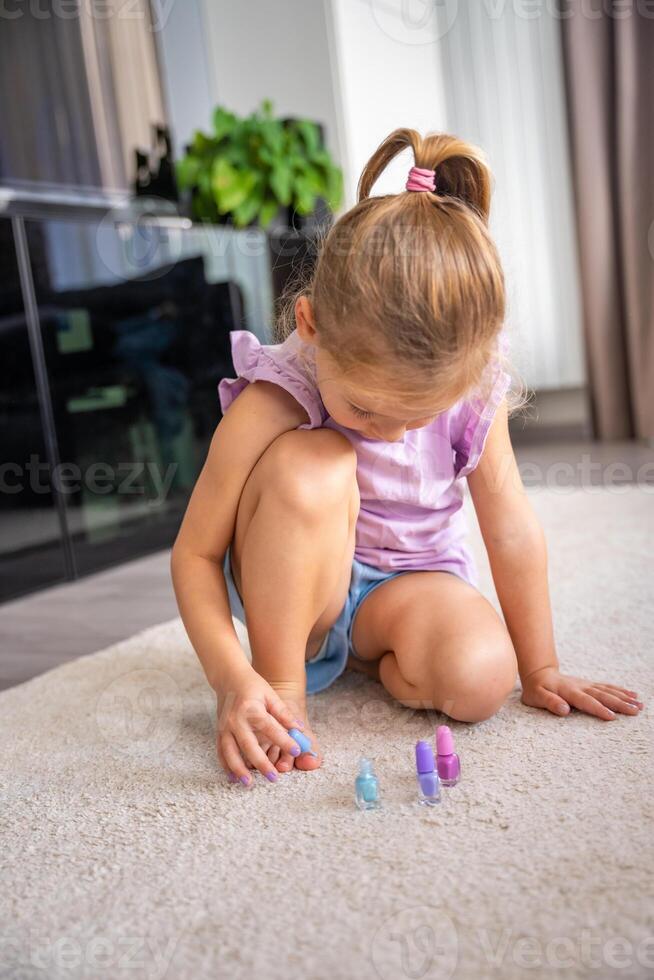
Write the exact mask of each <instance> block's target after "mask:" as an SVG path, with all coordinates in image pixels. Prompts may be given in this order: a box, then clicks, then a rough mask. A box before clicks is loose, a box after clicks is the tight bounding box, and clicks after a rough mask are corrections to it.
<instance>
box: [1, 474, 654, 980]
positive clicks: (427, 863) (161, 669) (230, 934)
mask: <svg viewBox="0 0 654 980" xmlns="http://www.w3.org/2000/svg"><path fill="white" fill-rule="evenodd" d="M530 495H531V498H532V500H533V504H534V507H535V508H536V510H537V512H538V513H539V515H540V517H541V520H542V521H543V524H544V526H545V529H546V531H547V534H548V540H549V553H550V581H551V591H552V600H553V607H554V618H555V629H556V636H557V642H558V649H559V655H560V658H561V661H562V664H563V667H564V669H567V670H568V671H569V672H573V673H577V674H583V675H588V676H591V677H592V678H593V679H595V680H607V681H611V682H615V683H621V682H622V683H624V684H625V686H630V687H633V688H634V689H635V690H637V691H638V692H639V694H640V695H641V698H642V699H643V700H645V702H646V707H645V709H644V710H643V712H642V713H641V714H640V716H638V717H636V718H633V717H618V718H617V720H615V721H613V722H600V721H599V720H596V719H593V718H590V717H587V716H584V715H581V714H579V713H577V712H573V713H572V715H571V716H569V717H567V718H557V717H554V716H553V715H550V714H546V713H545V712H542V711H540V710H535V709H532V708H528V707H526V706H524V705H522V704H521V702H520V693H519V690H518V689H517V688H516V690H515V692H514V694H513V696H512V697H511V699H510V700H509V702H508V703H507V704H506V705H505V707H504V708H503V709H502V710H501V711H500V712H499V714H498V715H497V716H496V717H494V718H492V719H490V720H489V721H486V722H483V723H482V724H478V725H464V724H454V725H453V729H454V733H455V738H456V742H457V747H458V750H459V752H460V755H461V761H462V770H463V778H462V781H461V783H460V784H459V785H458V786H456V787H454V788H453V789H449V790H448V789H444V790H443V796H444V801H443V803H442V804H441V806H440V807H437V808H433V809H428V808H425V807H421V806H419V805H418V804H417V803H416V785H415V778H414V775H413V746H414V743H415V741H416V740H417V739H418V738H427V737H430V736H431V735H432V733H433V730H434V726H435V724H437V723H438V722H439V721H442V720H444V719H442V718H439V717H433V716H432V717H430V716H429V715H428V714H426V713H424V712H414V711H411V710H409V709H406V708H403V707H401V706H397V705H395V704H393V703H392V701H391V699H390V698H389V697H388V696H387V695H386V694H385V692H384V690H383V689H382V688H381V686H380V685H378V684H376V683H375V682H373V681H370V680H368V679H367V678H365V677H363V676H361V675H358V674H357V675H355V674H346V675H345V676H344V677H343V678H342V679H341V680H340V681H339V682H338V683H337V684H336V685H335V686H334V687H332V688H331V689H330V690H329V691H327V692H324V693H322V694H319V695H316V696H314V697H313V698H312V702H311V711H312V720H313V724H314V726H315V727H316V730H317V731H318V732H319V733H320V735H321V739H322V745H323V747H324V750H325V763H324V766H323V768H322V769H321V770H320V771H318V772H315V773H301V772H298V771H296V772H293V773H291V774H289V775H287V776H285V777H283V778H281V779H280V781H279V782H278V783H277V784H276V785H272V784H269V783H267V782H266V781H265V780H263V779H261V778H259V779H258V780H257V782H256V785H255V787H254V789H252V790H251V791H247V790H245V789H243V788H242V787H241V786H231V785H229V784H227V782H226V781H225V779H224V778H223V777H222V776H221V774H220V773H219V771H218V768H217V764H216V761H215V757H214V745H213V724H214V717H213V702H212V698H211V696H210V694H209V691H208V689H207V687H206V684H205V682H204V679H203V675H202V673H201V671H200V669H199V667H198V664H197V662H196V659H195V656H194V654H193V652H192V650H191V649H190V646H189V644H188V641H187V640H186V638H185V634H184V631H183V629H182V627H181V625H180V623H179V621H173V622H170V623H164V624H162V625H161V626H157V627H155V628H153V629H150V630H147V631H146V632H143V633H141V634H139V635H138V636H135V637H133V638H132V639H130V640H128V641H126V642H123V643H119V644H117V645H115V646H113V647H111V648H110V649H107V650H103V651H102V652H100V653H97V654H94V655H93V656H90V657H85V658H82V659H80V660H77V661H75V662H72V663H69V664H66V665H65V666H62V667H59V668H57V669H56V670H53V671H51V672H49V673H47V674H45V675H43V676H41V677H38V678H36V679H34V680H32V681H29V682H28V683H26V684H23V685H22V686H20V687H18V688H15V689H12V690H9V691H7V692H6V693H4V694H2V695H1V696H0V725H1V732H2V752H1V759H0V767H1V769H2V778H1V783H0V785H1V789H2V813H1V816H0V821H1V824H2V853H1V858H0V860H1V862H2V889H1V896H0V902H1V910H0V911H1V916H0V918H1V921H2V930H1V933H0V935H1V938H2V948H1V949H0V959H1V963H2V967H1V969H2V975H3V976H8V977H12V978H23V977H25V978H31V977H40V978H42V977H48V978H59V977H67V978H68V977H94V978H96V977H102V978H104V977H107V978H111V980H115V978H122V977H130V978H157V980H160V978H163V977H168V978H187V977H188V978H200V980H202V978H212V980H213V978H226V980H232V978H258V977H266V978H271V980H278V978H279V980H288V978H291V980H294V978H295V977H297V978H300V977H301V978H302V980H314V978H330V980H333V978H344V980H345V978H380V980H403V978H407V980H424V978H427V980H432V978H434V980H436V978H438V980H441V978H448V977H456V978H465V980H467V978H475V980H477V978H482V980H484V978H488V977H498V978H500V977H501V978H513V977H516V978H518V977H520V978H522V977H524V976H525V975H527V976H531V977H540V976H550V975H558V976H564V977H565V978H571V977H586V976H592V977H607V976H614V975H615V976H621V977H644V976H651V975H652V972H653V971H654V915H653V913H654V908H653V905H652V902H651V898H652V868H653V864H654V861H653V853H652V843H653V835H652V823H651V817H652V802H653V799H654V793H653V791H652V780H651V774H652V738H651V724H650V717H651V714H650V709H649V707H648V705H647V700H648V698H649V697H651V694H652V647H653V640H654V625H653V619H652V605H653V603H652V600H653V598H654V595H653V591H654V574H653V571H654V570H653V567H652V554H653V552H654V549H653V545H654V522H653V510H654V497H653V495H652V493H651V492H649V493H648V492H646V491H645V490H644V489H638V488H635V487H620V488H614V489H613V490H612V491H610V490H607V489H601V490H600V489H588V490H579V489H577V490H574V491H566V492H563V491H561V492H555V491H553V490H540V491H530ZM468 506H469V504H468ZM474 537H475V546H476V548H477V549H478V551H479V554H480V555H481V554H482V553H481V548H480V543H479V535H478V531H476V530H475V532H474ZM480 571H481V573H482V579H483V586H484V590H485V591H487V593H488V595H489V596H491V595H493V593H492V588H491V584H490V578H489V575H488V571H487V568H486V565H485V563H484V562H483V558H482V559H481V560H480ZM494 601H496V600H494ZM362 754H366V755H368V756H369V757H370V758H372V759H373V760H374V762H375V767H376V771H377V773H378V775H379V778H380V783H381V791H382V797H383V808H382V809H381V810H379V811H377V812H370V813H360V812H359V811H358V810H356V809H355V807H354V805H353V780H354V776H355V773H356V770H357V761H358V759H359V757H360V756H361V755H362Z"/></svg>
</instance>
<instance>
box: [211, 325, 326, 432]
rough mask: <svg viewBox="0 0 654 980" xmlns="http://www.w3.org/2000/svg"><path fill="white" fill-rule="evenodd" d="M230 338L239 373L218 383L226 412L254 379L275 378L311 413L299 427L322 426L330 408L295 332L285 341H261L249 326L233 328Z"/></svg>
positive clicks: (270, 379) (311, 427)
mask: <svg viewBox="0 0 654 980" xmlns="http://www.w3.org/2000/svg"><path fill="white" fill-rule="evenodd" d="M229 338H230V343H231V349H232V360H233V362H234V369H235V371H236V374H237V377H236V378H222V379H221V380H220V382H219V384H218V398H219V399H220V407H221V409H222V411H223V412H226V411H227V409H228V408H229V406H230V405H231V404H232V402H233V401H234V399H235V398H236V397H237V396H238V395H240V393H241V392H242V391H243V389H244V388H245V387H246V386H247V385H248V384H249V383H250V382H251V381H271V382H273V384H277V385H279V386H280V387H281V388H284V389H285V390H286V391H288V392H289V393H290V394H291V395H293V397H294V398H295V400H296V401H297V402H299V404H300V405H301V406H302V407H303V408H304V409H305V411H306V413H307V415H308V416H309V421H308V422H303V423H302V425H299V426H298V429H315V428H320V426H321V425H322V424H323V422H324V421H325V419H326V411H325V409H324V406H323V402H322V399H321V397H320V392H319V391H318V388H317V385H316V384H315V378H314V377H312V376H311V372H310V371H309V370H308V369H307V365H306V362H305V361H304V360H302V359H301V358H300V354H299V344H298V341H297V338H296V337H295V334H292V335H291V336H290V337H288V338H287V339H286V340H285V341H284V343H282V344H261V343H260V341H259V339H258V338H257V337H256V336H255V335H254V334H253V333H251V332H250V331H249V330H231V331H230V334H229Z"/></svg>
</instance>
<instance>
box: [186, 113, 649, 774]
mask: <svg viewBox="0 0 654 980" xmlns="http://www.w3.org/2000/svg"><path fill="white" fill-rule="evenodd" d="M406 148H410V149H411V151H412V153H413V157H414V159H415V162H416V166H414V167H412V168H411V170H410V173H409V178H408V181H407V183H406V189H405V190H404V191H402V192H401V193H399V194H387V195H384V196H376V197H371V196H370V192H371V189H372V187H373V185H374V183H375V181H376V180H377V178H378V177H379V176H380V174H381V173H382V171H383V170H384V168H385V167H386V165H387V164H388V163H389V161H390V160H392V159H393V157H395V156H396V155H397V154H398V153H399V152H401V151H403V150H405V149H406ZM489 205H490V174H489V171H488V169H487V167H486V164H485V163H484V160H483V157H482V155H481V153H480V151H479V150H477V149H476V148H475V147H472V146H469V145H468V144H466V143H464V142H461V141H460V140H458V139H456V138H454V137H452V136H446V135H436V134H433V135H429V136H427V137H426V138H421V136H420V135H419V134H418V133H417V132H416V131H414V130H411V129H398V130H396V131H395V132H393V133H391V135H390V136H389V137H388V138H387V139H385V140H384V142H383V143H382V144H381V145H380V146H379V148H378V149H377V150H376V152H375V153H374V154H373V156H372V158H371V159H370V161H369V163H368V164H367V166H366V167H365V169H364V171H363V174H362V176H361V179H360V181H359V187H358V203H357V204H356V205H355V207H353V208H352V209H351V210H350V211H349V212H347V213H346V214H345V215H343V216H342V217H341V218H340V220H339V221H338V222H336V224H335V225H334V226H333V227H332V229H331V230H330V231H329V233H328V234H327V235H326V237H325V240H324V242H323V243H322V246H321V249H320V254H319V257H318V260H317V263H316V267H315V272H314V275H313V278H312V281H311V284H310V287H309V288H307V289H304V290H301V291H300V293H299V295H298V296H297V297H296V298H295V300H294V303H293V307H292V320H291V323H290V324H287V325H286V326H285V325H284V324H283V323H282V327H281V331H280V330H279V328H278V336H277V337H276V338H275V339H277V340H278V341H279V343H277V344H274V345H261V344H260V343H259V341H258V340H257V338H256V337H255V336H254V335H253V334H251V333H249V332H248V331H245V330H237V331H233V332H232V333H231V341H232V353H233V360H234V365H235V369H236V372H237V374H238V377H237V378H234V379H232V378H225V379H223V380H222V381H221V382H220V385H219V396H220V402H221V406H222V410H223V413H224V417H223V418H222V420H221V422H220V424H219V425H218V427H217V429H216V432H215V434H214V437H213V440H212V443H211V448H210V450H209V454H208V457H207V460H206V463H205V465H204V468H203V470H202V473H201V474H200V477H199V479H198V482H197V485H196V487H195V489H194V491H193V495H192V497H191V500H190V503H189V506H188V510H187V512H186V515H185V517H184V521H183V523H182V526H181V529H180V532H179V536H178V538H177V541H176V543H175V546H174V549H173V555H172V574H173V581H174V586H175V592H176V595H177V600H178V603H179V608H180V613H181V616H182V618H183V621H184V624H185V626H186V629H187V631H188V634H189V637H190V639H191V642H192V643H193V645H194V647H195V649H196V651H197V653H198V656H199V658H200V661H201V662H202V665H203V667H204V670H205V672H206V675H207V678H208V681H209V683H210V684H211V686H212V688H213V689H214V690H215V692H216V696H217V702H218V732H217V750H218V758H219V761H220V764H221V765H222V766H223V768H224V769H225V770H226V772H227V773H228V775H229V778H230V779H231V780H232V781H235V780H237V779H240V780H241V781H242V782H243V783H244V784H246V785H249V784H250V783H251V781H252V774H251V772H250V769H251V768H255V769H258V770H259V772H261V773H262V774H263V775H264V776H266V777H267V778H268V779H270V780H272V781H275V780H276V779H277V778H278V774H279V773H280V772H285V771H288V770H290V769H291V768H292V767H293V766H296V767H298V768H301V769H315V768H316V767H318V766H319V765H320V763H321V759H322V756H321V751H320V746H319V743H318V740H317V738H316V736H315V733H314V732H313V731H312V730H311V728H310V725H309V722H308V719H307V716H306V694H307V692H308V693H312V692H316V691H321V690H324V689H325V688H326V687H328V686H329V685H330V684H332V683H333V682H334V681H335V680H336V679H337V678H338V677H339V675H340V674H341V673H342V672H343V671H344V670H345V669H346V667H349V668H353V669H355V670H360V671H363V672H364V673H368V674H370V676H373V677H375V678H376V679H378V680H379V681H380V682H381V683H382V684H383V685H384V687H385V688H386V690H387V691H388V692H389V693H390V694H391V695H392V696H393V697H394V698H396V699H397V700H398V701H400V702H401V703H402V704H404V705H407V706H411V707H414V708H431V709H434V710H438V711H443V712H445V713H447V714H448V715H449V716H450V717H451V718H454V719H458V720H460V721H471V722H473V721H480V720H482V719H485V718H488V717H489V716H491V715H492V714H493V713H494V712H496V711H497V710H498V709H499V708H500V706H501V705H502V703H503V702H504V701H505V699H506V697H507V695H508V694H509V692H510V691H511V690H512V689H513V688H514V685H515V681H516V673H517V672H519V675H520V680H521V682H522V701H523V702H524V703H525V704H528V705H533V706H536V707H540V708H545V709H547V710H549V711H551V712H553V713H554V714H557V715H566V714H568V713H569V712H570V708H571V706H572V707H575V708H577V709H579V710H581V711H585V712H587V713H589V714H592V715H596V716H597V717H598V718H602V719H604V720H608V719H612V718H615V717H616V713H618V712H619V713H621V714H637V713H638V712H639V710H640V708H641V707H642V704H641V702H640V701H638V700H637V696H636V693H635V692H634V691H630V690H627V689H625V688H623V687H616V686H615V685H614V684H607V683H603V682H598V683H595V682H590V681H586V680H582V679H581V678H578V677H570V676H567V675H565V674H562V673H561V672H560V671H559V664H558V660H557V655H556V651H555V646H554V638H553V629H552V618H551V611H550V602H549V595H548V573H547V554H546V545H545V541H544V536H543V531H542V528H541V527H540V525H539V523H538V520H537V518H536V516H535V514H534V512H533V510H532V508H531V506H530V503H529V500H528V498H527V496H526V495H525V491H524V487H523V485H522V482H521V479H520V475H519V472H518V469H517V465H516V461H515V458H514V455H513V451H512V447H511V443H510V439H509V433H508V424H507V416H508V414H509V409H508V405H507V402H508V400H509V399H510V397H511V396H510V392H509V388H510V377H509V374H508V373H507V372H506V370H505V369H504V353H505V348H506V337H505V332H504V331H503V330H502V327H503V321H504V313H505V293H504V280H503V274H502V269H501V266H500V261H499V258H498V254H497V251H496V249H495V246H494V244H493V242H492V240H491V238H490V236H489V232H488V228H487V220H488V212H489ZM464 478H466V479H467V481H468V487H469V489H470V493H471V496H472V501H473V504H474V507H475V510H476V513H477V516H478V519H479V524H480V527H481V531H482V535H483V539H484V543H485V546H486V549H487V552H488V557H489V562H490V567H491V570H492V574H493V580H494V583H495V586H496V590H497V595H498V598H499V601H500V604H501V607H502V612H503V614H504V621H503V620H502V619H501V618H500V617H499V616H498V615H497V613H496V611H495V609H494V608H493V606H492V605H491V604H490V602H488V600H487V599H485V598H484V596H483V595H481V594H480V592H479V591H478V590H477V587H476V585H477V578H476V571H475V568H474V563H473V560H472V556H471V553H470V551H469V549H468V546H467V544H466V526H465V521H464V516H463V511H462V504H463V487H462V484H463V480H464ZM232 615H234V616H236V618H238V619H241V620H242V621H243V622H244V623H246V625H247V630H248V635H249V640H250V646H251V650H252V662H251V663H250V661H248V660H247V659H246V657H245V656H244V654H243V651H242V648H241V646H240V644H239V641H238V638H237V636H236V632H235V630H234V627H233V622H232ZM505 624H506V625H505ZM293 726H295V727H300V728H304V730H305V732H306V734H307V735H309V737H310V738H311V739H312V743H313V748H314V749H315V752H316V755H315V756H314V755H311V754H309V753H302V754H301V753H300V748H299V746H298V745H297V743H296V742H295V741H294V740H293V739H292V738H291V737H290V736H289V735H288V731H287V730H288V729H289V728H291V727H293Z"/></svg>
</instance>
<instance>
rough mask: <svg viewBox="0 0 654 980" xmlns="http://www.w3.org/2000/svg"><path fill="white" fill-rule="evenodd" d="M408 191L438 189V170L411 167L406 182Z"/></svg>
mask: <svg viewBox="0 0 654 980" xmlns="http://www.w3.org/2000/svg"><path fill="white" fill-rule="evenodd" d="M406 189H407V190H408V191H433V190H435V189H436V171H435V170H426V169H425V168H424V167H411V170H409V177H408V180H407V182H406Z"/></svg>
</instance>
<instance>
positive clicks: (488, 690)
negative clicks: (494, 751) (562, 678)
mask: <svg viewBox="0 0 654 980" xmlns="http://www.w3.org/2000/svg"><path fill="white" fill-rule="evenodd" d="M450 663H451V664H453V665H454V666H453V669H452V671H451V672H450V673H449V676H448V678H447V683H445V684H443V677H442V675H441V677H440V679H439V681H438V683H437V686H438V688H439V690H438V694H439V695H440V696H439V698H438V700H439V701H440V702H441V705H440V707H441V710H442V711H444V712H445V714H447V715H449V716H450V718H453V719H454V720H456V721H470V722H476V721H485V720H486V719H487V718H491V717H492V716H493V715H494V714H496V712H497V711H499V709H500V708H501V707H502V705H503V704H504V702H505V701H506V699H507V697H508V696H509V694H510V693H511V691H512V690H513V688H514V687H515V682H516V678H517V673H518V670H517V661H516V656H515V651H514V649H513V644H512V643H511V640H510V637H509V636H508V634H506V636H505V637H501V638H499V637H498V639H497V640H495V641H493V642H492V643H488V644H481V643H480V642H479V641H471V645H470V646H469V647H468V649H463V650H461V649H460V648H459V649H458V650H457V653H456V656H455V657H452V659H451V660H450Z"/></svg>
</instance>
